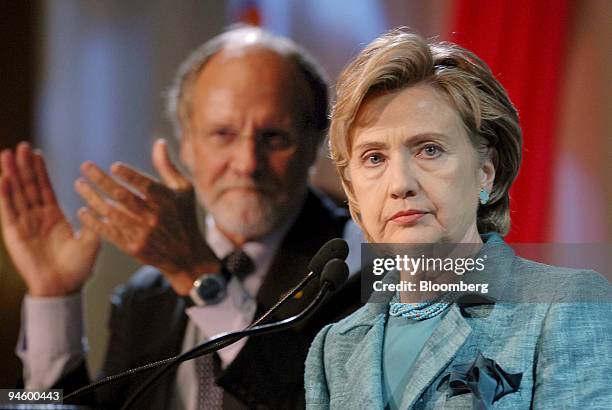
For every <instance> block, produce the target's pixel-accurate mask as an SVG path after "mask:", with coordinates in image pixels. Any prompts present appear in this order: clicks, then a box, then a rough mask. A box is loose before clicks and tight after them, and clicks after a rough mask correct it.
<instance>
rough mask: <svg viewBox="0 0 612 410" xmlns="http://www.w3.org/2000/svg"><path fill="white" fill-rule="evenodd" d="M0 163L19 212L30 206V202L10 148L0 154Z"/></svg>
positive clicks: (15, 207) (14, 205)
mask: <svg viewBox="0 0 612 410" xmlns="http://www.w3.org/2000/svg"><path fill="white" fill-rule="evenodd" d="M0 164H1V165H2V176H3V178H7V179H8V180H9V184H10V194H11V198H12V201H13V208H14V209H15V212H16V213H17V214H19V213H20V212H22V211H25V210H27V209H28V208H29V204H28V202H27V199H26V197H25V193H24V192H23V189H22V186H21V181H20V180H19V173H18V172H17V164H16V163H15V156H14V155H13V153H12V152H11V151H10V150H4V151H2V154H1V155H0Z"/></svg>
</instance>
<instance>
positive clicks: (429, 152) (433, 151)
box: [420, 144, 443, 158]
mask: <svg viewBox="0 0 612 410" xmlns="http://www.w3.org/2000/svg"><path fill="white" fill-rule="evenodd" d="M442 152H443V150H442V148H440V147H439V146H438V145H434V144H428V145H425V146H424V147H423V149H422V150H421V152H420V154H421V153H422V155H423V156H425V157H426V158H437V157H438V156H439V155H440V154H441V153H442Z"/></svg>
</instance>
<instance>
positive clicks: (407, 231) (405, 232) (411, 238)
mask: <svg viewBox="0 0 612 410" xmlns="http://www.w3.org/2000/svg"><path fill="white" fill-rule="evenodd" d="M441 240H442V233H441V232H440V231H439V230H438V229H435V228H433V227H430V226H411V227H406V228H401V229H399V230H396V231H394V232H391V233H389V234H387V235H384V238H383V240H381V241H378V242H381V243H437V242H440V241H441Z"/></svg>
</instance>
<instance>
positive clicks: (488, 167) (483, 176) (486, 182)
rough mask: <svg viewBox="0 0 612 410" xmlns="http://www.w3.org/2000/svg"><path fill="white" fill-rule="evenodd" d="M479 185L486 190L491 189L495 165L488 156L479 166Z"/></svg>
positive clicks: (489, 190)
mask: <svg viewBox="0 0 612 410" xmlns="http://www.w3.org/2000/svg"><path fill="white" fill-rule="evenodd" d="M479 174H480V187H481V188H485V189H486V190H487V191H488V192H491V190H492V189H493V181H495V166H494V165H493V161H492V160H491V159H490V158H488V159H486V160H485V162H484V163H483V164H482V165H481V167H480V171H479Z"/></svg>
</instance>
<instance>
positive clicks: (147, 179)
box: [111, 162, 159, 196]
mask: <svg viewBox="0 0 612 410" xmlns="http://www.w3.org/2000/svg"><path fill="white" fill-rule="evenodd" d="M111 172H112V173H113V175H115V176H117V177H119V178H121V179H122V180H124V181H125V182H127V183H128V184H130V185H131V186H133V187H134V188H136V189H137V190H138V191H140V192H142V193H143V194H144V195H145V196H146V195H148V194H151V193H152V191H153V187H155V186H156V185H157V186H158V185H159V181H157V180H156V179H155V178H153V177H152V176H149V175H147V174H145V173H144V172H141V171H139V170H137V169H135V168H132V167H130V166H129V165H127V164H124V163H122V162H115V163H114V164H113V165H112V166H111Z"/></svg>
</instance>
